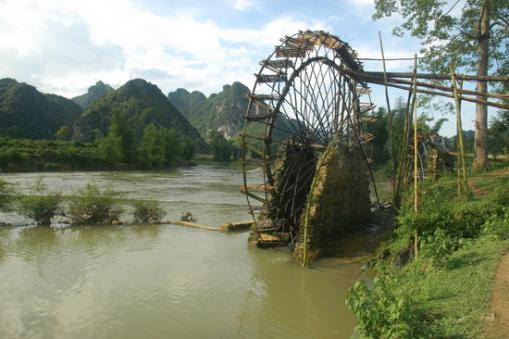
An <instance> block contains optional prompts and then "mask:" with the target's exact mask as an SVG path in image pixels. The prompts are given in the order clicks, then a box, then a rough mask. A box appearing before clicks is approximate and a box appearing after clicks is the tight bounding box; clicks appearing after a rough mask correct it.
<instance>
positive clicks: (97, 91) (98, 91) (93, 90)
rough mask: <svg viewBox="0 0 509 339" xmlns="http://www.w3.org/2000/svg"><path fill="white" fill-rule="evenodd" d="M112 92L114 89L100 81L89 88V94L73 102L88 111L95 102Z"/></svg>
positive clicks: (75, 98)
mask: <svg viewBox="0 0 509 339" xmlns="http://www.w3.org/2000/svg"><path fill="white" fill-rule="evenodd" d="M112 91H113V87H111V86H110V85H108V84H105V83H104V82H102V81H101V80H99V81H98V82H96V83H95V85H92V86H90V87H89V88H88V90H87V93H85V94H82V95H79V96H77V97H74V98H72V101H74V102H75V103H77V104H78V105H80V106H81V108H83V109H87V108H88V106H90V105H91V104H92V103H93V102H94V101H96V100H97V99H99V98H100V97H102V96H103V95H105V94H108V93H109V92H112Z"/></svg>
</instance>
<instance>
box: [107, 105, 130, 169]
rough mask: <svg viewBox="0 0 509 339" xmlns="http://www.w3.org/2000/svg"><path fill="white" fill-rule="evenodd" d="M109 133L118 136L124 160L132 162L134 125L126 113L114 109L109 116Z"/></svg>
mask: <svg viewBox="0 0 509 339" xmlns="http://www.w3.org/2000/svg"><path fill="white" fill-rule="evenodd" d="M110 134H111V135H113V136H115V137H118V138H120V143H121V145H122V153H123V154H124V158H125V159H124V160H125V161H127V162H133V161H135V160H136V138H135V134H134V127H133V124H132V122H130V121H129V119H128V118H127V115H126V114H125V113H123V112H121V111H119V110H114V111H113V114H112V117H111V126H110Z"/></svg>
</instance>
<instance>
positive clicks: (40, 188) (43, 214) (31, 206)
mask: <svg viewBox="0 0 509 339" xmlns="http://www.w3.org/2000/svg"><path fill="white" fill-rule="evenodd" d="M46 192H47V186H46V185H45V184H44V183H43V182H42V179H41V178H38V179H37V180H36V182H35V184H34V186H33V187H32V192H31V194H30V195H27V196H23V197H20V198H19V199H18V204H17V208H16V210H17V211H18V212H19V213H20V214H22V215H25V216H27V217H29V218H32V219H34V220H35V222H36V223H37V225H43V226H49V225H51V219H52V218H53V217H54V216H55V215H56V214H57V212H58V211H59V208H60V204H61V203H62V194H61V192H57V193H46Z"/></svg>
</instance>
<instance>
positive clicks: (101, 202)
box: [69, 183, 123, 224]
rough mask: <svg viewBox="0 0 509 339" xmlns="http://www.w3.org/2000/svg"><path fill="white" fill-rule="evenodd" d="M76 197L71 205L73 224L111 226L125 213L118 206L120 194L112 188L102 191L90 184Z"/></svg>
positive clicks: (70, 212) (79, 191) (77, 193)
mask: <svg viewBox="0 0 509 339" xmlns="http://www.w3.org/2000/svg"><path fill="white" fill-rule="evenodd" d="M74 195H75V197H74V198H73V199H72V200H71V201H70V204H69V216H70V218H71V222H72V223H73V224H111V223H113V222H114V221H118V219H119V217H120V215H121V214H122V212H123V209H122V208H121V207H120V206H119V205H118V198H119V197H118V193H117V192H115V191H113V190H112V189H111V188H106V189H104V190H101V189H99V187H97V185H96V184H94V183H88V184H87V185H86V186H85V187H84V188H82V189H79V190H77V191H76V192H75V194H74Z"/></svg>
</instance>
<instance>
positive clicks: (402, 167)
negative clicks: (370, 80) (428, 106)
mask: <svg viewBox="0 0 509 339" xmlns="http://www.w3.org/2000/svg"><path fill="white" fill-rule="evenodd" d="M416 73H417V60H415V58H414V74H416ZM413 98H414V97H413V95H412V91H408V98H407V103H406V109H405V125H404V128H403V136H402V139H401V145H400V149H399V164H398V173H397V183H396V192H395V201H394V203H395V206H396V209H399V208H400V203H401V191H402V190H403V184H404V182H405V179H406V177H407V175H408V173H407V171H406V168H407V164H408V139H409V135H410V123H411V116H410V110H411V109H412V111H413V103H414V100H413Z"/></svg>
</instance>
